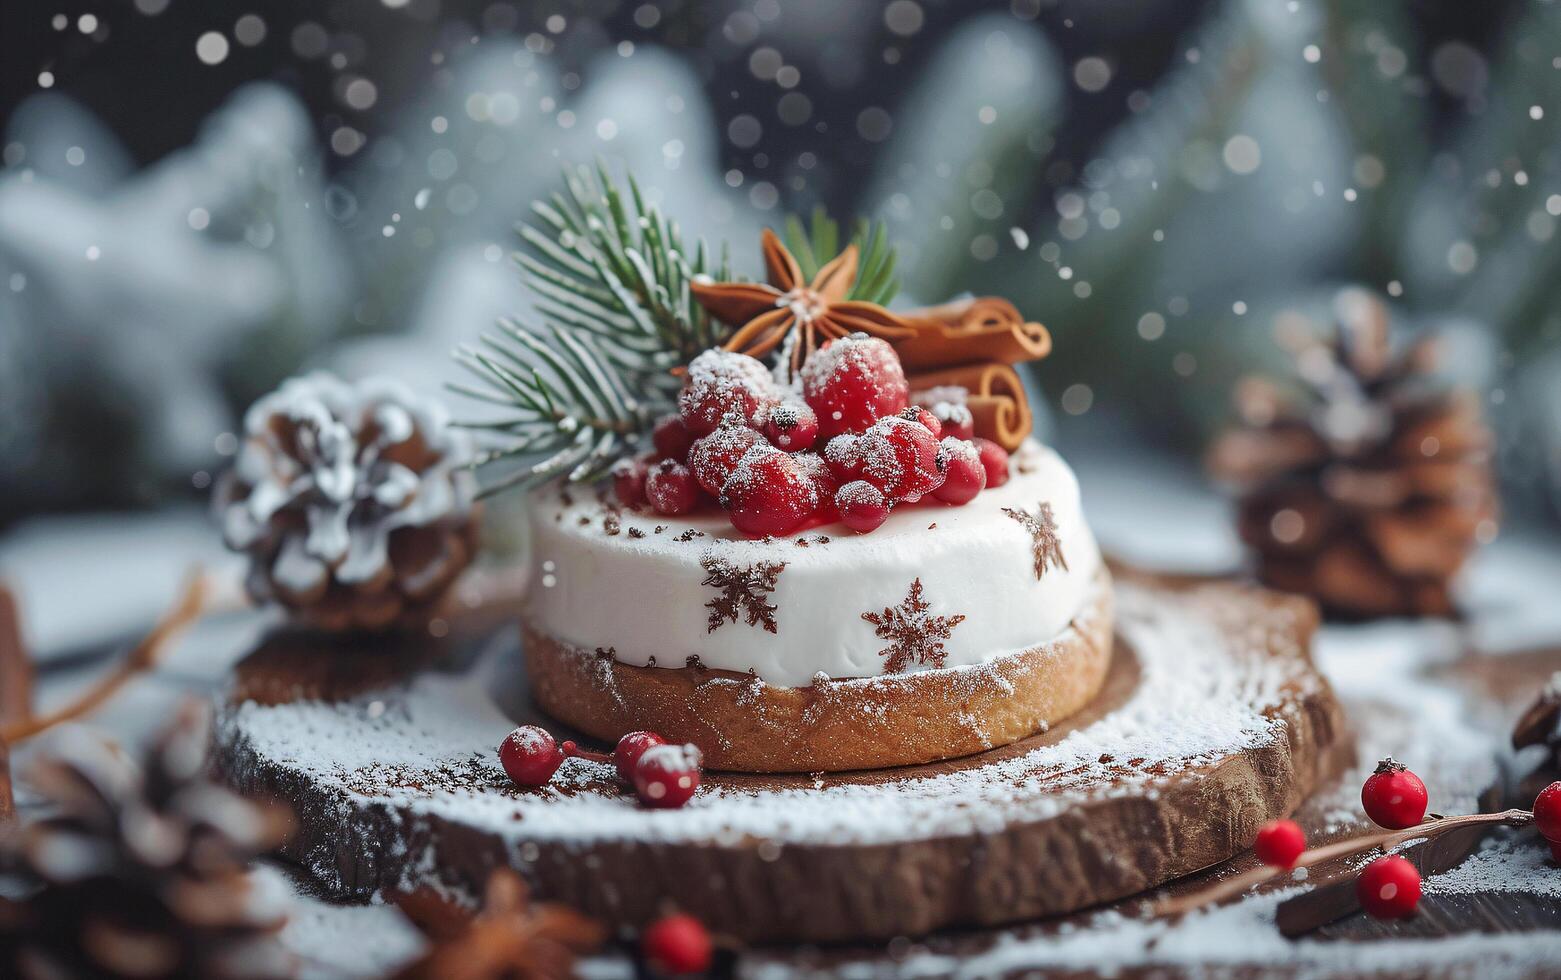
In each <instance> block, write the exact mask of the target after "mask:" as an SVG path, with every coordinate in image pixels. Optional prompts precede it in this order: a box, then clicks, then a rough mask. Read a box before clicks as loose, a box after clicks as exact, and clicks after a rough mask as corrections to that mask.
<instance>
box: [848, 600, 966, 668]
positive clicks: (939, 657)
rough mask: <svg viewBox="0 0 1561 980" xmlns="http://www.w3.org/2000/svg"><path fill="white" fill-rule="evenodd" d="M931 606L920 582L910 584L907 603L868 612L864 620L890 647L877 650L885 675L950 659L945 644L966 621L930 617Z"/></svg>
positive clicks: (937, 663)
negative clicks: (881, 610)
mask: <svg viewBox="0 0 1561 980" xmlns="http://www.w3.org/2000/svg"><path fill="white" fill-rule="evenodd" d="M931 608H932V606H931V604H930V603H928V602H927V600H926V599H924V598H923V597H922V588H921V579H919V578H918V579H916V580H915V581H913V582H912V583H911V587H910V591H909V592H907V593H906V594H905V600H904V601H903V602H901V603H900V604H899V605H898V606H891V607H888V608H886V609H884V611H883V612H881V613H873V612H865V613H863V614H862V618H863V619H864V620H866V621H867V622H869V623H872V624H873V632H874V633H875V634H877V636H878V638H879V639H881V640H888V641H889V645H888V646H887V647H884V648H883V649H882V650H880V651H878V655H879V656H880V657H883V658H884V663H883V672H884V673H885V674H903V673H905V671H906V670H907V668H909V667H910V666H911V665H912V664H920V665H922V666H925V667H931V668H934V669H935V668H938V667H942V666H943V663H944V661H945V660H947V659H948V651H947V650H945V649H944V648H943V641H944V640H947V639H948V638H949V636H950V634H952V633H953V632H954V627H956V626H958V625H959V624H960V623H963V622H964V621H965V617H964V616H962V615H958V616H929V615H928V614H927V613H928V610H930V609H931Z"/></svg>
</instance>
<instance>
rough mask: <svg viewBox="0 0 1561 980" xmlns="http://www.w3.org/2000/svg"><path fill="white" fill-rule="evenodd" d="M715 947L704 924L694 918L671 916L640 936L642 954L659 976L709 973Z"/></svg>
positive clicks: (646, 928) (651, 925) (654, 924)
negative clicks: (707, 971)
mask: <svg viewBox="0 0 1561 980" xmlns="http://www.w3.org/2000/svg"><path fill="white" fill-rule="evenodd" d="M714 948H715V946H714V943H712V942H711V940H710V932H709V931H708V930H707V929H705V927H704V924H703V923H701V922H700V921H699V920H698V919H696V918H694V917H693V916H691V915H669V916H667V917H666V918H664V919H661V920H659V921H657V922H653V923H651V924H650V925H648V926H646V927H645V931H644V932H642V933H640V953H641V955H643V956H644V957H645V962H646V963H647V964H649V966H650V968H651V969H652V970H654V971H655V972H657V973H660V974H663V975H667V976H680V975H685V974H689V973H704V972H705V971H706V970H708V969H710V962H711V957H712V955H713V953H714Z"/></svg>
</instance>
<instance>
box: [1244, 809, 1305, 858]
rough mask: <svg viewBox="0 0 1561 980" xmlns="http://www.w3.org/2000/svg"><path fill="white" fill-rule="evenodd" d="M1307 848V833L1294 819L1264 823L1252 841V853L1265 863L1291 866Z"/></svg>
mask: <svg viewBox="0 0 1561 980" xmlns="http://www.w3.org/2000/svg"><path fill="white" fill-rule="evenodd" d="M1304 850H1306V833H1305V831H1303V830H1302V829H1301V825H1300V824H1298V823H1296V822H1295V821H1294V820H1275V821H1273V822H1271V823H1266V824H1264V825H1263V827H1262V829H1261V830H1259V831H1258V832H1257V840H1255V841H1253V843H1252V853H1254V854H1256V855H1257V859H1258V860H1259V861H1262V862H1263V863H1264V864H1272V865H1273V866H1274V867H1276V868H1289V867H1293V866H1294V865H1295V859H1296V858H1298V857H1300V856H1301V852H1302V851H1304Z"/></svg>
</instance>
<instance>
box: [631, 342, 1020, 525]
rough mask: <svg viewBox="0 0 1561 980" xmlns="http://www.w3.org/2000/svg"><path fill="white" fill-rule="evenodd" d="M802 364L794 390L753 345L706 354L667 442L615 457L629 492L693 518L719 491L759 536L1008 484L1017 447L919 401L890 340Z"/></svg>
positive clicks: (664, 427)
mask: <svg viewBox="0 0 1561 980" xmlns="http://www.w3.org/2000/svg"><path fill="white" fill-rule="evenodd" d="M799 374H800V378H799V384H798V386H797V387H796V388H782V387H781V386H780V385H779V384H778V383H777V382H776V381H775V378H774V376H773V375H771V374H770V371H769V369H768V368H766V367H765V366H764V365H763V364H762V363H761V362H759V361H757V360H755V359H754V358H752V357H748V356H747V355H745V354H738V353H734V352H731V351H724V350H709V351H705V352H704V353H703V354H700V355H699V356H698V357H696V358H694V360H693V361H692V362H691V363H690V364H689V366H688V381H687V383H686V385H685V386H684V388H683V391H682V393H681V394H680V395H679V396H678V414H676V415H668V416H666V417H665V418H663V419H661V420H660V421H659V422H657V423H656V426H655V429H654V430H653V432H652V434H651V439H652V443H653V445H654V447H655V448H654V450H653V451H652V452H650V453H647V454H645V455H643V456H639V457H636V458H634V459H626V460H622V461H620V462H619V463H618V464H617V466H615V467H614V469H613V487H614V490H615V492H616V493H617V495H618V499H619V500H620V501H622V502H623V503H624V504H625V505H628V506H638V505H640V504H648V505H649V506H650V507H651V508H652V509H654V510H655V511H656V512H657V513H660V514H684V513H687V512H689V511H691V510H693V509H694V508H695V507H697V506H698V505H699V503H700V500H701V498H702V497H707V498H710V499H713V500H715V501H717V502H718V503H719V504H720V506H721V507H722V508H723V509H725V510H726V512H727V514H728V516H729V517H730V519H731V522H732V524H733V526H734V527H736V528H737V529H738V530H739V531H742V532H743V533H745V534H750V535H754V536H756V537H757V536H763V535H770V534H774V535H784V534H790V533H792V532H793V531H796V530H797V529H799V528H801V527H803V526H804V525H806V524H808V523H809V522H815V523H832V522H833V521H835V520H840V521H842V522H844V523H845V525H846V526H847V527H850V528H851V529H852V530H855V531H859V532H863V533H865V532H867V531H871V530H873V529H874V528H876V527H878V526H879V525H880V524H882V523H883V522H884V520H885V519H886V518H887V517H888V516H889V511H890V510H891V509H892V508H893V507H895V506H896V505H898V504H912V503H916V502H917V501H919V500H921V499H922V498H924V497H931V498H932V499H934V500H938V501H941V502H943V503H946V504H953V505H956V506H957V505H960V504H965V503H968V502H969V501H970V500H971V498H973V497H975V495H976V494H978V493H980V492H981V491H982V490H983V489H985V488H986V487H997V486H1001V485H1002V484H1003V483H1005V482H1007V480H1008V453H1007V452H1005V451H1004V450H1003V448H1002V447H1001V446H999V445H998V444H997V443H995V442H991V441H990V440H987V439H978V438H976V437H975V422H974V419H973V418H972V416H971V414H970V410H969V409H968V408H966V407H965V406H964V405H961V404H957V403H953V402H948V403H943V402H940V403H937V404H936V405H935V406H934V408H936V409H937V411H932V410H929V409H925V408H919V407H913V406H911V405H910V387H909V385H908V384H907V382H906V380H905V372H904V370H903V369H902V368H901V366H900V359H899V356H898V355H897V354H895V352H894V348H893V347H890V346H889V344H887V343H886V342H884V341H882V340H879V339H877V338H875V337H869V336H867V335H866V334H852V335H851V336H848V337H841V338H838V339H835V340H831V341H829V342H827V343H825V344H824V345H823V346H822V347H821V348H819V350H818V351H817V352H815V353H814V354H813V355H812V356H811V357H809V358H808V360H807V362H806V363H805V364H804V365H803V366H802V370H801V371H800V372H799Z"/></svg>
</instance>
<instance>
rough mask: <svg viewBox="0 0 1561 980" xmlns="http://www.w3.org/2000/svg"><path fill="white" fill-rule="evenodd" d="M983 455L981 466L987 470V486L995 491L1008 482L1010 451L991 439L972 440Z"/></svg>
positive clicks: (978, 438)
mask: <svg viewBox="0 0 1561 980" xmlns="http://www.w3.org/2000/svg"><path fill="white" fill-rule="evenodd" d="M970 441H971V442H973V443H975V444H976V452H978V453H980V454H981V465H982V466H983V467H985V468H986V485H987V488H988V489H995V488H997V487H1000V486H1002V485H1003V484H1005V483H1007V482H1008V450H1006V449H1004V448H1003V447H1002V446H999V445H998V444H997V443H995V442H993V441H992V440H990V439H982V438H980V437H979V436H978V437H976V438H974V439H972V440H970Z"/></svg>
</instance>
